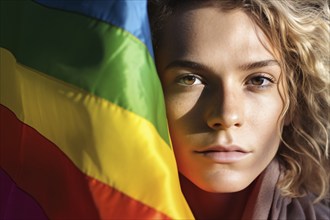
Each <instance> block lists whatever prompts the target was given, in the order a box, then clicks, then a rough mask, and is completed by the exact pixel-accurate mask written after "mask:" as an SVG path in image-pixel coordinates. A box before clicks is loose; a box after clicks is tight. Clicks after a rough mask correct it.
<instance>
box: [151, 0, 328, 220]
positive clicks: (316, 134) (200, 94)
mask: <svg viewBox="0 0 330 220" xmlns="http://www.w3.org/2000/svg"><path fill="white" fill-rule="evenodd" d="M149 9H150V14H151V17H150V19H151V24H152V30H153V36H154V47H155V54H156V65H157V70H158V72H159V76H160V79H161V81H162V86H163V90H164V94H165V101H166V106H167V116H168V123H169V129H170V134H171V138H172V142H173V147H174V152H175V156H176V159H177V164H178V168H179V172H180V178H181V179H180V181H181V186H182V191H183V193H184V195H185V197H186V199H187V202H188V204H189V206H190V208H191V210H192V212H193V214H194V215H195V217H196V218H197V219H286V218H287V219H329V216H330V209H329V207H328V206H327V204H326V203H327V200H326V198H327V196H328V195H329V194H328V193H329V143H328V140H329V137H328V132H329V103H330V101H329V92H330V91H329V48H330V45H329V6H328V2H327V1H324V0H320V1H317V0H313V1H312V0H311V1H310V3H309V2H308V1H307V0H306V1H296V0H285V1H278V0H237V1H235V0H218V1H216V0H213V1H206V0H204V1H184V0H167V1H164V0H159V1H157V0H154V1H151V2H150V8H149Z"/></svg>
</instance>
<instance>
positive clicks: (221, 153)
mask: <svg viewBox="0 0 330 220" xmlns="http://www.w3.org/2000/svg"><path fill="white" fill-rule="evenodd" d="M195 153H197V154H198V155H201V156H203V157H205V158H206V159H211V160H213V161H215V162H217V163H234V162H238V161H240V160H243V159H244V158H246V157H247V156H248V155H250V154H251V152H250V151H247V150H245V149H242V148H240V147H238V146H235V145H230V146H220V145H217V146H211V147H207V148H205V149H202V150H198V151H195Z"/></svg>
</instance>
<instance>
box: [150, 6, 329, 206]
mask: <svg viewBox="0 0 330 220" xmlns="http://www.w3.org/2000/svg"><path fill="white" fill-rule="evenodd" d="M183 4H212V5H217V6H218V7H219V8H220V9H221V10H223V11H228V10H234V9H240V10H243V11H244V12H246V13H247V14H248V15H249V16H250V18H251V19H252V20H253V21H254V22H255V24H256V25H258V26H259V28H261V29H262V30H263V32H264V34H265V35H266V36H267V38H268V40H269V42H270V43H271V45H272V46H273V48H275V50H276V56H277V57H278V59H279V60H280V61H281V64H282V67H281V68H282V73H284V74H282V76H283V81H284V82H285V88H286V89H285V94H281V95H282V98H283V102H284V103H285V107H284V109H283V111H282V116H281V118H280V119H279V120H280V121H283V122H284V127H283V129H282V126H280V128H279V132H281V139H282V143H281V146H280V148H279V151H278V154H277V155H278V158H279V160H280V162H281V164H282V167H284V169H283V171H284V174H283V178H282V179H281V181H280V182H279V183H278V187H279V188H280V189H281V191H282V194H283V195H284V196H289V197H300V196H304V195H305V194H306V193H307V192H311V193H313V194H315V195H316V199H315V202H317V201H319V200H321V199H323V198H326V197H327V196H328V195H329V181H330V174H329V173H330V172H329V170H330V169H329V168H330V166H329V135H328V133H329V130H330V125H329V121H330V111H329V109H330V108H329V107H330V87H329V81H330V80H329V79H330V76H329V62H330V59H329V56H330V51H329V50H330V39H329V18H330V13H329V2H328V0H304V1H297V0H285V1H284V0H283V1H282V0H210V1H207V0H204V1H187V0H151V1H149V14H150V20H151V28H152V32H153V42H154V46H155V47H157V44H158V43H159V39H160V36H161V32H162V27H163V26H164V23H165V22H166V18H168V16H170V15H171V14H173V13H175V11H176V9H177V8H178V7H181V6H182V5H183Z"/></svg>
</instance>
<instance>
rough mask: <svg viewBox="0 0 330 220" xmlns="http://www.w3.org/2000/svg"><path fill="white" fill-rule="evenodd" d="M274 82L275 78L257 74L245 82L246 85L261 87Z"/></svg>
mask: <svg viewBox="0 0 330 220" xmlns="http://www.w3.org/2000/svg"><path fill="white" fill-rule="evenodd" d="M274 83H275V80H274V79H273V78H272V77H269V76H263V75H258V76H254V77H252V78H250V79H249V80H248V81H247V83H246V84H247V85H248V86H256V87H260V88H263V87H267V86H271V85H272V84H274Z"/></svg>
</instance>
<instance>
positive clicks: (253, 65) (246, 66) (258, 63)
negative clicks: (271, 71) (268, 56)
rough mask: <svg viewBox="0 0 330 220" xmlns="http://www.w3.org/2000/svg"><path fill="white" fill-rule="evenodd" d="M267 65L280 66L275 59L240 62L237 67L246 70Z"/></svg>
mask: <svg viewBox="0 0 330 220" xmlns="http://www.w3.org/2000/svg"><path fill="white" fill-rule="evenodd" d="M267 66H280V64H279V62H277V61H276V60H261V61H256V62H250V63H246V64H242V65H240V66H239V69H240V70H245V71H247V70H253V69H258V68H262V67H267Z"/></svg>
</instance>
